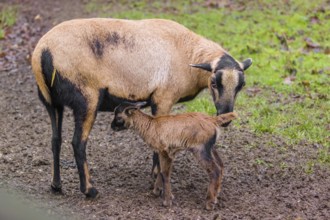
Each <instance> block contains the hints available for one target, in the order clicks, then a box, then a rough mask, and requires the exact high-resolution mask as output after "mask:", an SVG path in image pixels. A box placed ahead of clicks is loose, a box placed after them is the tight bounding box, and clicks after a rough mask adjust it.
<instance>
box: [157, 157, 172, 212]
mask: <svg viewBox="0 0 330 220" xmlns="http://www.w3.org/2000/svg"><path fill="white" fill-rule="evenodd" d="M159 162H160V176H161V178H162V181H163V196H164V200H163V205H164V206H166V207H167V206H171V205H172V199H173V195H172V190H171V182H170V179H171V172H172V159H171V158H170V157H169V156H168V155H167V153H165V152H162V153H160V154H159ZM156 181H157V180H156Z"/></svg>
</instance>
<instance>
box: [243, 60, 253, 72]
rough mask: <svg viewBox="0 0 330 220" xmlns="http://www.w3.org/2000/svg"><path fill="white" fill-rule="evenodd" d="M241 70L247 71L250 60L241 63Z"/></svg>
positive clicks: (250, 63)
mask: <svg viewBox="0 0 330 220" xmlns="http://www.w3.org/2000/svg"><path fill="white" fill-rule="evenodd" d="M242 65H243V70H247V69H248V68H249V67H250V66H251V65H252V59H251V58H248V59H246V60H244V61H243V62H242Z"/></svg>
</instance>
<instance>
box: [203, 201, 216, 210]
mask: <svg viewBox="0 0 330 220" xmlns="http://www.w3.org/2000/svg"><path fill="white" fill-rule="evenodd" d="M215 204H216V203H215V202H206V206H205V209H206V210H208V211H212V210H213V209H214V207H215Z"/></svg>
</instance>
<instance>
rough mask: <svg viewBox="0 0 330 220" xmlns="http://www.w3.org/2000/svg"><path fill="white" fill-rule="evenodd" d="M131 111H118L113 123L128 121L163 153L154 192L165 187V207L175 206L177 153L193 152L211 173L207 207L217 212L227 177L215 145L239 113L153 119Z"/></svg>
mask: <svg viewBox="0 0 330 220" xmlns="http://www.w3.org/2000/svg"><path fill="white" fill-rule="evenodd" d="M129 108H130V107H128V108H126V109H124V110H123V111H122V112H116V115H115V119H114V122H113V124H116V120H124V122H125V127H129V128H132V129H133V130H135V131H137V132H138V133H139V135H140V136H141V137H142V139H143V140H144V141H145V142H146V143H147V144H148V145H149V146H151V147H152V149H153V150H155V151H157V152H158V153H159V158H160V169H161V170H160V173H159V174H158V176H157V179H156V181H155V184H154V193H155V194H159V192H160V189H161V188H163V193H164V201H163V205H165V206H170V205H171V204H172V199H173V195H172V192H171V185H170V175H171V170H172V162H173V160H174V158H175V154H176V153H177V152H179V151H182V150H189V151H191V152H192V153H193V154H194V155H195V157H196V158H197V160H198V161H199V162H200V164H201V165H202V167H203V168H204V169H205V170H206V171H207V173H208V174H209V178H210V184H209V187H208V193H207V202H206V208H207V209H208V210H210V209H213V208H214V205H215V204H216V202H217V195H218V193H219V192H220V188H221V182H222V176H223V163H222V161H221V159H220V157H219V155H218V153H217V151H216V149H215V148H214V147H213V144H214V143H215V141H216V140H217V139H218V138H219V135H220V129H219V127H220V126H221V125H222V124H225V123H227V122H229V121H231V120H233V119H235V118H236V117H237V114H236V113H234V112H231V113H227V114H222V115H219V116H216V117H211V116H208V115H205V114H202V113H186V114H179V115H167V116H159V117H152V116H150V115H147V114H145V113H143V112H141V111H140V110H136V109H134V108H133V109H132V108H131V109H129ZM113 128H115V127H113ZM213 139H214V141H213V142H212V140H213Z"/></svg>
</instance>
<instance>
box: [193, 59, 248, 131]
mask: <svg viewBox="0 0 330 220" xmlns="http://www.w3.org/2000/svg"><path fill="white" fill-rule="evenodd" d="M251 64H252V59H246V60H244V61H243V62H242V63H241V62H238V61H236V60H235V59H234V58H232V57H231V56H229V55H228V54H224V55H223V56H221V57H220V58H219V59H216V60H214V61H213V62H211V63H201V64H192V65H191V66H192V67H196V68H200V69H203V70H207V71H209V72H212V74H211V76H210V78H209V89H210V92H211V95H212V98H213V102H214V105H215V107H216V109H217V115H220V114H224V113H228V112H232V111H233V110H234V104H235V100H236V96H237V94H238V92H239V91H240V90H241V89H242V88H243V86H244V85H245V78H244V70H246V69H248V68H249V67H250V66H251ZM227 125H229V123H227V124H224V125H223V126H227Z"/></svg>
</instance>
